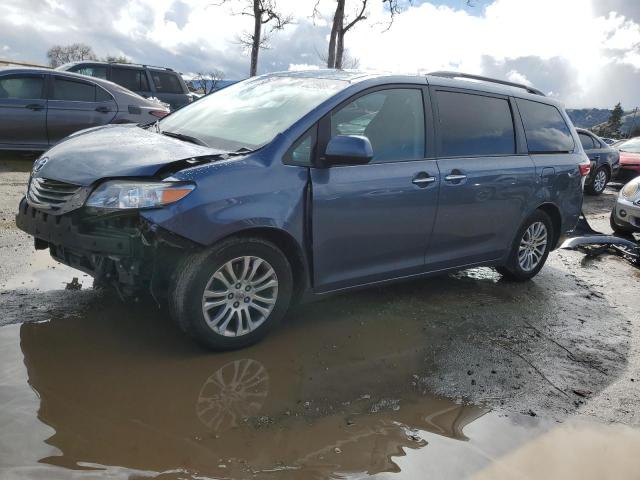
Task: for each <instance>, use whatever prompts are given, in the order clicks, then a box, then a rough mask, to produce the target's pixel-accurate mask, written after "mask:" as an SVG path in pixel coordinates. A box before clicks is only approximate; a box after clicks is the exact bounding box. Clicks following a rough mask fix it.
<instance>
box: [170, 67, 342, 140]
mask: <svg viewBox="0 0 640 480" xmlns="http://www.w3.org/2000/svg"><path fill="white" fill-rule="evenodd" d="M347 85H348V83H347V82H345V81H342V80H328V79H320V78H308V77H307V78H300V77H286V76H267V77H258V78H255V79H249V80H245V81H244V82H240V83H236V84H234V85H231V86H229V87H227V88H224V89H222V90H219V91H218V92H215V93H213V94H211V95H208V96H207V97H205V98H203V99H201V100H198V101H197V102H195V103H193V104H191V105H189V106H187V107H184V108H182V109H181V110H178V111H177V112H175V113H173V114H172V115H170V116H168V117H167V118H165V119H163V120H161V121H160V129H161V130H162V131H167V132H171V133H177V134H181V135H188V136H190V137H192V138H197V139H198V140H200V141H202V142H205V143H206V144H207V145H209V146H211V147H216V148H220V149H225V150H238V149H240V148H249V149H252V150H253V149H256V148H259V147H261V146H263V145H265V144H267V143H269V142H270V141H271V140H272V139H273V138H274V137H275V136H276V135H277V134H278V133H280V132H282V131H284V130H286V129H287V128H288V127H290V126H291V125H292V124H293V123H295V122H296V120H299V119H300V118H302V117H303V116H304V115H305V114H307V113H308V112H310V111H311V110H312V109H313V108H315V107H317V106H318V105H319V104H320V103H322V102H323V101H325V100H326V99H328V98H329V97H331V96H332V95H334V94H335V93H336V92H338V91H340V90H342V89H344V88H345V87H346V86H347Z"/></svg>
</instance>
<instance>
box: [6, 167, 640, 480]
mask: <svg viewBox="0 0 640 480" xmlns="http://www.w3.org/2000/svg"><path fill="white" fill-rule="evenodd" d="M32 159H33V158H30V157H28V156H23V157H20V158H15V157H8V156H6V155H5V156H4V157H1V158H0V255H1V262H0V312H2V313H1V314H0V405H2V406H3V408H2V409H0V478H3V479H4V478H47V479H49V478H55V479H57V478H60V479H67V478H74V479H75V478H104V477H107V478H118V479H119V478H123V479H124V478H162V479H168V478H171V479H173V478H269V479H272V478H277V479H280V478H287V479H288V478H291V479H298V478H304V479H315V478H318V479H319V478H364V477H369V476H373V477H374V478H410V479H414V478H470V477H472V478H491V479H495V478H580V479H584V478H598V479H600V478H637V476H638V471H640V459H639V458H638V455H637V452H638V451H639V450H640V430H638V427H639V426H640V315H639V313H638V312H640V296H639V295H638V293H637V292H638V287H639V286H640V270H637V269H635V268H634V267H632V266H631V265H629V264H627V263H625V262H624V261H623V260H621V259H619V258H616V257H611V256H605V257H601V258H598V259H594V260H587V259H585V258H584V256H583V255H581V254H579V253H576V252H568V251H556V252H554V253H552V254H551V256H550V258H549V262H548V263H547V266H546V267H545V268H544V269H543V271H542V272H541V274H540V275H539V276H538V277H537V278H536V279H535V280H534V281H532V282H529V283H526V284H511V283H507V282H503V281H502V280H501V278H500V276H499V275H498V274H496V273H495V271H493V270H492V269H486V268H482V269H473V270H468V271H465V272H461V273H458V274H455V275H449V276H445V277H440V278H433V279H426V280H419V281H413V282H409V283H404V284H400V285H396V286H393V287H385V288H378V289H373V290H368V291H362V292H358V293H353V294H349V295H343V296H336V297H333V298H331V299H327V300H325V301H322V302H318V303H315V304H311V305H306V306H302V307H298V308H296V309H295V310H294V311H292V312H291V313H290V314H289V316H288V319H287V321H286V322H285V323H284V324H283V326H282V327H280V328H279V330H277V331H276V332H274V333H273V334H272V335H271V336H270V337H269V338H268V339H267V340H266V341H264V342H262V343H261V344H259V345H257V346H254V347H251V348H249V349H246V350H243V351H238V352H230V353H224V354H212V353H208V352H205V351H203V350H201V349H199V348H197V347H195V346H194V345H192V344H191V343H190V342H189V341H188V340H187V339H185V338H184V337H183V336H182V334H181V333H180V332H179V331H178V330H177V329H176V328H175V327H174V325H173V324H172V323H171V321H170V320H169V319H168V318H167V317H166V315H165V312H163V311H162V310H159V309H158V308H157V307H156V306H154V305H150V304H146V303H136V304H131V303H129V304H125V303H122V302H120V300H119V299H118V298H116V297H115V296H113V295H111V294H109V293H108V292H107V293H105V292H102V293H101V292H99V291H96V290H93V289H92V288H91V280H90V279H89V278H88V277H86V276H83V274H81V273H79V272H76V271H73V270H71V269H69V268H67V267H64V266H61V265H57V264H56V263H55V262H53V261H52V260H51V259H50V258H49V257H48V254H47V252H42V251H39V252H36V251H34V249H33V247H32V242H31V240H30V239H29V238H28V237H27V236H26V235H24V234H22V233H21V232H19V231H18V230H16V228H15V225H14V221H13V215H14V210H15V208H16V205H17V203H18V201H19V199H20V197H21V195H22V194H23V191H24V189H25V182H26V180H27V177H28V171H29V168H30V162H31V161H32ZM616 193H617V192H616V190H615V189H614V188H610V189H608V190H607V191H606V193H605V194H604V195H603V196H602V197H599V198H596V199H594V198H587V199H586V203H585V211H586V212H587V215H588V217H589V220H590V221H591V223H592V225H594V226H595V227H596V228H598V229H601V231H609V227H608V214H609V212H610V210H611V206H612V204H613V201H614V198H615V195H616ZM74 278H77V282H79V283H80V284H81V285H82V288H81V289H80V290H78V289H67V288H68V287H67V285H68V284H71V283H72V282H73V279H74ZM77 282H73V284H76V283H77Z"/></svg>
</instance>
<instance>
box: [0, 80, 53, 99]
mask: <svg viewBox="0 0 640 480" xmlns="http://www.w3.org/2000/svg"><path fill="white" fill-rule="evenodd" d="M43 85H44V79H43V78H42V77H36V76H27V77H0V98H19V99H24V100H33V99H40V98H44V95H43V94H42V90H43V89H42V87H43Z"/></svg>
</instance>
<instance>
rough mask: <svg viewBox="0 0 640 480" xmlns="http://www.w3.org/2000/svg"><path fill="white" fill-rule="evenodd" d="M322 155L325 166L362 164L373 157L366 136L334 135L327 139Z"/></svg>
mask: <svg viewBox="0 0 640 480" xmlns="http://www.w3.org/2000/svg"><path fill="white" fill-rule="evenodd" d="M324 157H325V164H326V165H327V166H329V165H364V164H366V163H369V162H370V161H371V159H372V158H373V148H372V147H371V142H370V141H369V139H368V138H367V137H363V136H360V135H336V136H335V137H333V138H331V140H329V144H328V145H327V149H326V151H325V153H324Z"/></svg>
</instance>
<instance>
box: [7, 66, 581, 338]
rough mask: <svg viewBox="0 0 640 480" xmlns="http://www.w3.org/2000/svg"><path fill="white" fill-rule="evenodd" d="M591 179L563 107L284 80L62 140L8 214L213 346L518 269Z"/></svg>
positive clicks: (383, 85)
mask: <svg viewBox="0 0 640 480" xmlns="http://www.w3.org/2000/svg"><path fill="white" fill-rule="evenodd" d="M589 168H590V164H589V161H588V159H587V157H586V155H585V153H584V151H583V149H582V146H581V143H580V140H579V138H578V135H577V133H576V131H575V129H574V128H573V126H572V124H571V121H570V120H569V119H568V117H567V115H566V113H565V111H564V109H563V108H562V107H561V106H560V105H559V104H558V102H556V101H555V100H553V99H551V98H548V97H545V96H544V95H543V94H542V93H541V92H539V91H538V90H536V89H534V88H532V87H529V86H525V85H519V84H513V83H509V82H503V81H499V80H493V79H488V78H484V77H477V76H473V75H465V74H460V73H451V72H436V73H434V74H430V75H426V76H395V75H379V74H369V73H362V72H345V71H337V70H327V71H322V70H319V71H311V72H286V73H275V74H269V75H264V76H260V77H254V78H251V79H248V80H245V81H243V82H240V83H237V84H235V85H232V86H230V87H228V88H226V89H223V90H220V91H219V92H216V93H215V94H213V95H210V96H208V97H206V98H204V99H202V100H200V101H198V102H195V103H193V104H192V105H189V106H187V107H185V108H183V109H181V110H178V111H176V112H175V113H172V114H171V115H169V116H167V117H165V118H163V119H161V120H159V121H158V122H156V123H154V124H152V125H147V126H136V125H110V126H105V127H98V128H93V129H89V130H84V131H82V132H79V133H76V134H73V135H71V136H69V137H68V138H67V139H66V140H64V141H63V142H61V143H59V144H58V145H56V146H55V147H53V148H52V149H50V150H49V151H48V152H46V153H45V154H44V155H43V156H42V157H40V158H39V159H38V160H37V161H36V162H35V164H34V168H33V172H32V175H31V179H30V181H29V186H28V191H27V194H26V197H25V198H24V199H23V200H22V202H21V204H20V207H19V213H18V215H17V217H16V220H17V224H18V226H19V227H20V228H21V229H22V230H24V231H25V232H28V233H29V234H31V235H33V236H34V237H35V247H36V248H37V249H45V248H48V249H49V251H50V253H51V255H52V256H53V258H55V259H56V260H58V261H60V262H62V263H65V264H67V265H70V266H72V267H75V268H78V269H80V270H82V271H85V272H88V273H90V274H91V275H93V276H94V277H95V278H96V280H97V281H98V282H100V283H102V284H105V283H108V284H111V285H113V286H115V287H116V288H117V289H118V290H119V291H120V292H121V293H122V294H134V293H135V292H138V291H140V290H142V289H144V290H147V291H148V292H150V293H151V294H152V295H153V296H154V297H155V298H158V299H166V302H164V301H162V300H160V301H159V304H161V305H168V308H169V310H170V312H171V315H172V316H173V317H174V318H175V319H176V321H177V322H178V323H179V325H180V326H181V327H182V328H183V329H184V330H185V332H187V333H189V334H190V335H192V336H193V337H194V338H195V339H196V340H197V341H199V342H201V343H203V344H204V345H206V346H208V347H209V348H213V349H230V348H239V347H243V346H246V345H249V344H251V343H253V342H255V341H257V340H259V339H260V338H262V337H263V336H264V335H265V334H266V333H267V332H268V331H269V330H271V329H272V328H273V327H274V325H276V324H277V322H278V321H279V320H280V319H282V317H284V315H285V314H286V312H287V309H288V308H289V305H290V304H291V303H292V302H294V301H298V300H301V299H310V298H317V297H319V296H322V295H326V294H328V293H331V292H338V291H344V290H348V289H353V288H358V287H363V286H367V285H380V284H382V283H385V282H392V281H397V280H402V279H408V278H415V277H419V276H424V275H431V274H437V273H442V272H448V271H452V270H459V269H465V268H469V267H475V266H480V265H485V266H495V267H496V268H497V270H498V271H499V272H500V273H501V274H502V275H503V276H504V277H506V278H509V279H513V280H517V281H523V280H527V279H530V278H532V277H533V276H534V275H536V274H537V273H538V272H539V271H540V269H541V268H542V266H543V265H544V263H545V261H546V259H547V256H548V254H549V252H550V251H551V250H552V249H554V248H555V247H556V246H557V245H558V242H559V241H560V239H561V237H562V236H563V235H565V234H567V233H568V232H570V231H571V230H572V229H573V228H574V227H575V225H576V223H577V221H578V218H579V215H580V210H581V206H582V187H583V184H584V178H585V175H587V174H588V173H589Z"/></svg>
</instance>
